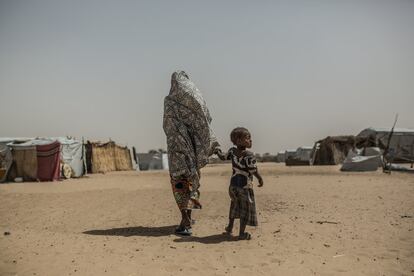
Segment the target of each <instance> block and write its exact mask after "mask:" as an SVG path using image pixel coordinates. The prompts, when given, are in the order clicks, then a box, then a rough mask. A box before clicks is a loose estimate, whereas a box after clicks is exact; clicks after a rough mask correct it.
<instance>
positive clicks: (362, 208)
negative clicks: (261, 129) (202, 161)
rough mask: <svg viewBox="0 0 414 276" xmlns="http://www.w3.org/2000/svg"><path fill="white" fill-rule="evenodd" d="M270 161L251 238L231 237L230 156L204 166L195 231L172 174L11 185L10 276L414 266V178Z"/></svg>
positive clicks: (357, 271)
mask: <svg viewBox="0 0 414 276" xmlns="http://www.w3.org/2000/svg"><path fill="white" fill-rule="evenodd" d="M260 169H261V172H262V174H263V176H264V180H265V186H264V187H263V188H261V189H259V188H257V187H256V188H255V192H256V200H257V207H258V213H259V224H260V225H259V227H257V228H256V229H254V228H250V229H249V230H250V232H251V233H252V235H253V239H252V240H250V241H236V240H235V239H234V238H231V237H227V236H224V235H222V234H221V233H222V231H223V228H224V226H225V225H226V222H227V214H228V208H229V198H228V195H227V187H228V179H229V176H230V167H229V165H216V166H209V167H207V168H205V169H203V172H202V173H203V176H202V180H203V181H202V203H203V209H202V210H200V211H196V212H195V214H194V216H195V218H196V219H197V222H196V224H195V225H194V227H193V232H194V235H193V237H187V238H181V237H178V236H175V235H173V234H172V233H173V229H174V227H175V226H176V223H177V222H178V221H179V212H178V209H177V207H176V205H175V202H174V199H173V197H172V193H171V187H170V184H169V180H168V174H167V172H119V173H110V174H106V175H90V176H88V177H84V178H81V179H71V180H67V181H62V182H54V183H21V184H15V183H12V184H2V185H0V218H1V220H0V231H1V232H0V275H189V274H194V275H414V230H413V229H414V175H409V174H402V173H393V174H392V175H386V174H383V173H382V172H376V173H341V172H339V171H338V167H295V168H288V167H285V166H282V165H277V164H261V166H260ZM5 232H10V234H7V233H5Z"/></svg>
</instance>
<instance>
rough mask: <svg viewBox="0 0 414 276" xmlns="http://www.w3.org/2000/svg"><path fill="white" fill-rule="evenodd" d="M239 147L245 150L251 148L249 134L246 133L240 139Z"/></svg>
mask: <svg viewBox="0 0 414 276" xmlns="http://www.w3.org/2000/svg"><path fill="white" fill-rule="evenodd" d="M240 146H242V147H245V148H247V149H249V148H251V147H252V137H251V136H250V133H247V134H246V135H244V136H243V138H242V139H240Z"/></svg>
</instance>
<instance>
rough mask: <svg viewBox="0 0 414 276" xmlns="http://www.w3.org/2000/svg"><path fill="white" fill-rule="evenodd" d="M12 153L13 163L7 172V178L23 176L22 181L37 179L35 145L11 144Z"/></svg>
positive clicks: (12, 178)
mask: <svg viewBox="0 0 414 276" xmlns="http://www.w3.org/2000/svg"><path fill="white" fill-rule="evenodd" d="M10 148H11V150H12V154H13V165H12V168H11V170H10V172H9V175H8V178H9V179H10V180H14V179H15V178H16V177H21V178H23V180H24V181H33V180H36V179H37V155H36V146H34V145H32V144H28V145H18V144H17V145H14V144H13V145H11V146H10Z"/></svg>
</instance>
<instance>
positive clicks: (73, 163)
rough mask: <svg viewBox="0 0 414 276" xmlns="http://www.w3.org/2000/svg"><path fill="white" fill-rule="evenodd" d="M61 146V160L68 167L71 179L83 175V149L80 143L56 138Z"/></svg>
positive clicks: (66, 138) (67, 138) (71, 139)
mask: <svg viewBox="0 0 414 276" xmlns="http://www.w3.org/2000/svg"><path fill="white" fill-rule="evenodd" d="M55 139H56V140H57V141H59V143H60V144H61V160H62V162H63V163H64V164H67V165H69V166H70V168H71V170H72V173H71V177H81V176H82V175H84V173H85V168H84V167H85V164H84V159H85V158H84V156H85V152H84V147H83V144H82V142H81V141H78V140H76V139H74V138H71V137H56V138H55Z"/></svg>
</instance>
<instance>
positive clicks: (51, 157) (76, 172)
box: [0, 137, 84, 181]
mask: <svg viewBox="0 0 414 276" xmlns="http://www.w3.org/2000/svg"><path fill="white" fill-rule="evenodd" d="M0 147H1V148H2V150H1V152H2V153H1V154H0V163H1V164H0V165H1V166H0V170H2V169H4V172H5V174H6V175H8V177H7V178H8V180H10V181H13V180H15V179H16V178H22V179H23V180H25V181H35V180H39V181H52V180H57V179H59V178H60V177H61V165H62V166H67V167H68V168H69V172H70V173H69V174H67V175H66V177H80V176H82V175H83V174H84V163H83V160H84V158H83V156H84V150H83V145H82V143H81V142H80V141H78V140H76V139H74V138H71V137H47V138H0ZM65 168H66V167H65ZM0 180H2V181H5V180H6V178H4V177H2V178H1V179H0Z"/></svg>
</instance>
